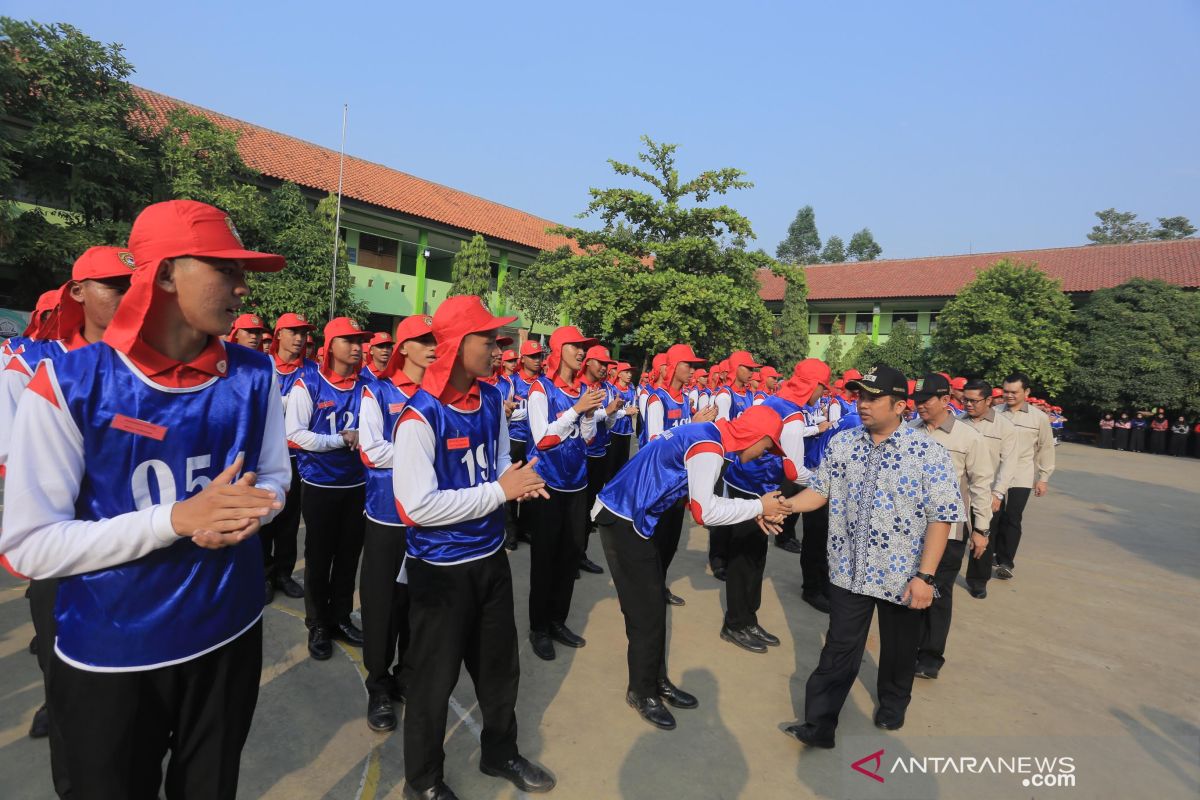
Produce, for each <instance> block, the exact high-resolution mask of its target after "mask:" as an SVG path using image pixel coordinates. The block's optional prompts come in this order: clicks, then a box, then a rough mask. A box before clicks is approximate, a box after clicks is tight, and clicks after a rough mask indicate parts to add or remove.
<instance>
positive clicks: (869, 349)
mask: <svg viewBox="0 0 1200 800" xmlns="http://www.w3.org/2000/svg"><path fill="white" fill-rule="evenodd" d="M881 350H882V348H881V346H880V345H879V344H876V343H875V342H872V341H871V337H870V336H868V335H867V334H865V333H860V334H857V335H856V336H855V337H854V342H853V344H851V345H850V349H849V350H847V351H846V355H845V356H843V358H842V371H843V372H844V371H845V370H848V369H856V370H858V371H859V372H864V373H865V372H866V371H867V370H869V369H870V368H871V367H873V366H875V365H877V364H883V363H886V362H885V361H884V360H883V357H882V353H881Z"/></svg>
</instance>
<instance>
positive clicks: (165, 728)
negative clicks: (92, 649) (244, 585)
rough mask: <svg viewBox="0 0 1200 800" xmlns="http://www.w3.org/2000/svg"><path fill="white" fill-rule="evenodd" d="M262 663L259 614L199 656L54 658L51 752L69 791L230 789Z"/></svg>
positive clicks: (186, 794)
mask: <svg viewBox="0 0 1200 800" xmlns="http://www.w3.org/2000/svg"><path fill="white" fill-rule="evenodd" d="M261 672H262V622H261V621H260V622H257V623H255V624H254V625H253V626H252V627H251V628H250V629H249V630H247V631H246V632H245V633H243V634H242V635H241V636H239V637H237V638H236V639H234V640H233V641H232V642H229V643H227V644H225V645H224V646H222V647H219V648H217V649H216V650H214V651H212V652H211V653H206V654H205V655H202V656H200V657H199V658H194V659H192V660H191V661H185V662H183V663H182V664H175V665H173V666H169V667H159V668H158V669H151V670H145V671H140V672H88V671H86V670H81V669H76V668H75V667H72V666H70V665H68V664H67V663H65V662H64V661H63V660H62V659H60V658H58V657H57V656H53V657H52V660H51V662H50V689H51V694H50V726H51V728H52V729H57V731H56V733H52V734H51V737H50V746H51V748H54V749H56V750H60V751H61V752H52V754H51V756H52V758H57V759H61V761H62V763H63V764H64V765H65V769H66V774H67V778H68V780H69V781H70V786H71V789H70V793H69V794H64V795H61V796H63V797H70V798H71V799H72V800H80V799H82V800H90V798H96V800H113V799H114V798H121V800H156V799H157V798H158V797H159V796H160V794H159V787H160V785H162V784H163V778H162V764H163V758H164V757H165V756H166V754H167V751H168V750H170V752H171V758H170V760H169V761H168V762H167V775H166V783H165V790H166V797H167V798H168V800H174V798H194V797H203V798H230V799H231V800H232V798H233V797H234V796H235V795H236V794H237V784H238V770H239V768H240V765H241V756H242V746H243V745H244V744H245V743H246V735H247V734H248V733H249V732H250V723H251V721H252V720H253V718H254V707H255V704H256V703H257V702H258V682H259V679H260V675H261Z"/></svg>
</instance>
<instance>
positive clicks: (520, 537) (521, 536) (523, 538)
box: [517, 531, 533, 544]
mask: <svg viewBox="0 0 1200 800" xmlns="http://www.w3.org/2000/svg"><path fill="white" fill-rule="evenodd" d="M517 541H518V542H524V543H525V544H533V539H530V538H529V534H528V533H525V532H524V531H517Z"/></svg>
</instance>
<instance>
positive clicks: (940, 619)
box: [909, 374, 993, 678]
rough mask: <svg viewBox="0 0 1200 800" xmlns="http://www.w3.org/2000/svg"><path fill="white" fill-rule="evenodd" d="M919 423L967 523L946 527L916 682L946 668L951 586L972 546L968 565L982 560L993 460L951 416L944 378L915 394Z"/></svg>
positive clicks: (929, 380) (928, 381)
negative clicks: (941, 457) (947, 463)
mask: <svg viewBox="0 0 1200 800" xmlns="http://www.w3.org/2000/svg"><path fill="white" fill-rule="evenodd" d="M913 400H914V401H916V404H917V414H918V415H919V416H920V419H919V420H916V421H914V422H912V423H909V424H910V425H911V426H912V427H913V428H917V429H919V430H923V431H925V433H927V434H929V436H930V437H932V438H933V440H934V441H935V442H937V443H938V444H940V445H941V446H942V447H944V448H946V450H947V451H948V452H949V453H950V459H951V461H953V462H954V471H955V472H956V473H957V477H958V486H959V493H960V494H961V495H962V498H963V505H964V506H966V507H968V508H970V510H971V513H970V515H969V517H968V521H967V522H964V523H962V524H955V525H951V526H950V538H949V539H948V540H947V541H946V549H945V550H944V551H943V552H942V558H941V561H939V562H938V567H937V572H935V573H934V576H933V585H934V588H935V589H936V590H937V591H936V592H935V593H934V599H933V603H932V604H931V605H930V606H929V608H927V609H926V610H925V611H924V612H922V614H921V617H922V620H921V642H920V645H919V647H918V649H917V669H916V676H917V677H918V678H936V677H937V676H938V673H939V672H940V671H941V669H942V666H943V665H944V664H945V663H946V655H945V654H946V639H947V638H948V637H949V635H950V620H951V614H952V611H953V605H954V580H955V578H957V577H958V571H959V570H960V569H961V568H962V562H963V555H964V553H965V552H966V549H967V546H968V541H969V542H970V548H971V557H972V560H977V559H979V558H980V557H981V556H983V554H984V552H985V551H986V550H987V546H988V534H987V530H988V526H989V525H990V524H991V521H992V485H993V472H992V458H991V454H990V453H989V452H988V449H987V443H986V442H984V439H983V436H982V435H981V434H980V433H979V431H977V430H975V429H974V428H972V427H971V426H970V425H968V424H967V423H965V422H963V421H961V420H959V419H956V418H955V416H954V414H952V413H951V411H950V382H949V381H948V380H946V376H944V375H938V374H933V375H926V376H925V378H924V379H923V380H922V381H921V384H920V387H919V388H918V389H917V391H916V392H915V393H914V394H913Z"/></svg>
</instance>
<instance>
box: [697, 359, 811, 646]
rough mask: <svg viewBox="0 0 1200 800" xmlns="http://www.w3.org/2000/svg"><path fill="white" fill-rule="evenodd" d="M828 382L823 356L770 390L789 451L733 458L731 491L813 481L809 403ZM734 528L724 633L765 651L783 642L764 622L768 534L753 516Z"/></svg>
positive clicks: (756, 491) (754, 492) (767, 401)
mask: <svg viewBox="0 0 1200 800" xmlns="http://www.w3.org/2000/svg"><path fill="white" fill-rule="evenodd" d="M828 384H829V366H828V365H827V364H825V362H823V361H820V360H819V359H816V358H807V359H805V360H803V361H801V362H799V363H798V364H796V366H795V369H794V370H793V372H792V377H791V378H790V379H789V380H788V381H787V382H786V383H784V384H783V387H782V388H781V389H780V390H779V393H778V394H772V395H768V396H767V397H766V398H764V399H763V401H762V402H761V403H759V404H758V405H760V406H762V407H764V408H770V409H771V410H773V411H774V412H775V413H777V414H779V416H780V418H781V419H782V420H783V430H782V433H781V434H780V442H781V444H782V447H783V453H784V456H785V457H780V456H778V455H773V454H769V453H768V454H766V455H763V456H761V457H759V458H757V459H754V460H753V461H748V462H745V463H742V462H734V463H733V464H731V465H730V466H729V468H728V469H727V470H726V471H725V491H726V494H727V496H729V497H734V498H743V499H744V498H755V497H760V496H762V495H764V494H769V493H771V492H774V491H777V490H779V489H781V488H782V487H783V485H784V484H785V483H788V482H790V483H792V484H794V485H795V486H803V485H805V484H807V483H808V479H809V478H810V477H811V475H810V473H809V471H808V470H807V469H805V467H804V466H803V464H804V443H805V431H806V428H807V427H808V422H807V420H806V419H805V417H804V411H803V408H804V406H806V405H811V404H812V403H814V402H816V401H817V400H818V399H819V398H820V396H821V394H822V393H823V392H824V391H825V388H826V387H827V386H828ZM795 491H798V490H795ZM793 493H795V492H793ZM732 530H733V533H732V535H731V536H730V538H729V567H728V572H727V577H726V581H725V598H726V609H727V610H726V613H725V624H724V625H723V626H722V628H721V638H722V639H724V640H725V641H727V642H731V643H733V644H735V645H737V646H738V647H740V648H742V649H743V650H748V651H750V652H752V653H765V652H767V648H768V647H775V646H777V645H778V644H779V638H778V637H777V636H775V635H774V634H771V633H769V632H768V631H766V630H764V629H763V627H762V626H761V625H759V623H758V609H759V606H760V605H761V603H762V581H763V572H764V571H765V569H766V565H767V538H768V537H767V536H764V535H763V531H762V530H760V528H759V526H758V525H757V524H755V523H754V521H753V520H746V521H744V522H740V523H738V524H737V525H734V526H733V528H732Z"/></svg>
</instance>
